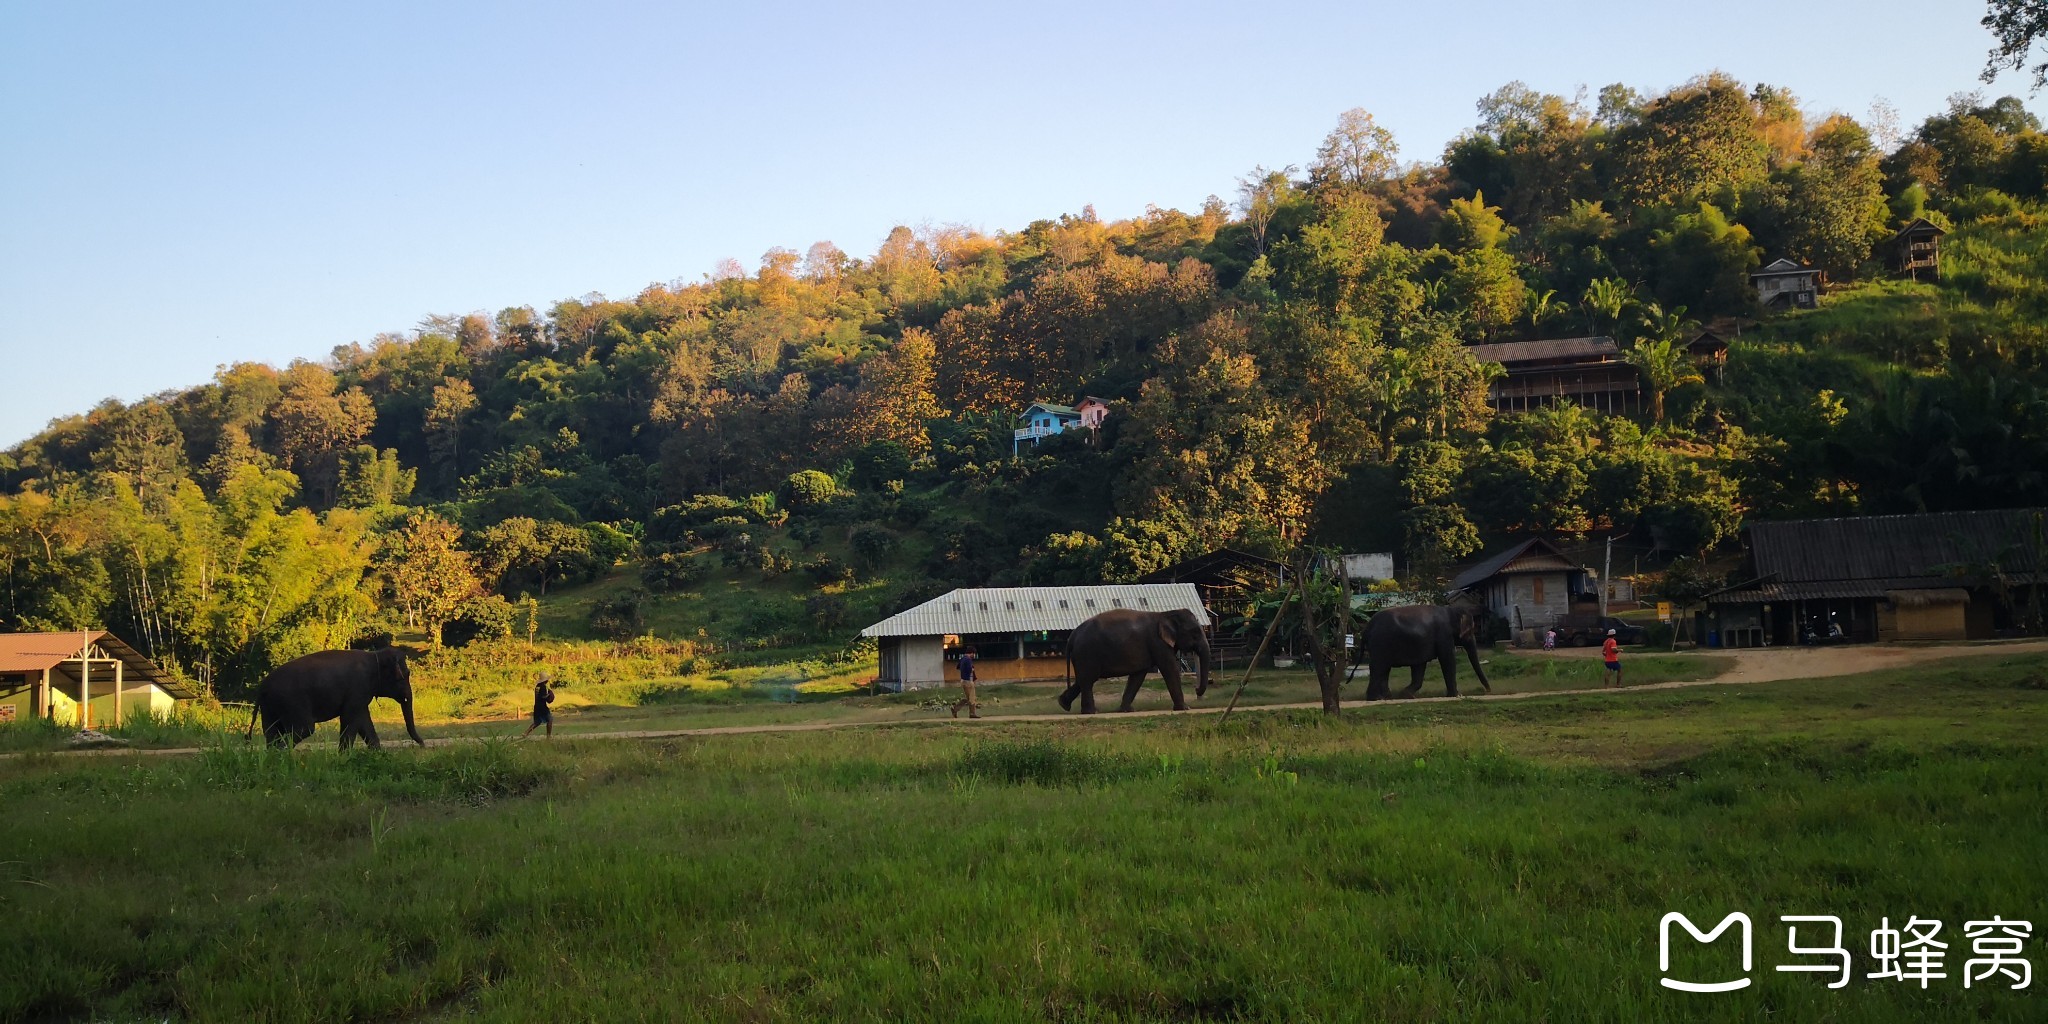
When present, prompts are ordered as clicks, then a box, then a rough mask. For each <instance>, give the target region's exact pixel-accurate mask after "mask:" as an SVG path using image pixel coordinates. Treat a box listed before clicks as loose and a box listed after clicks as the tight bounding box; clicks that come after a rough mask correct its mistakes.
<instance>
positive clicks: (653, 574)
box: [640, 552, 711, 594]
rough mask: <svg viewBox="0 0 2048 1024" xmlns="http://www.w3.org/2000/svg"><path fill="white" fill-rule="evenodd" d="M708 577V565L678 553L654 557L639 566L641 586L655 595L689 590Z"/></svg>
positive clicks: (709, 573) (709, 567)
mask: <svg viewBox="0 0 2048 1024" xmlns="http://www.w3.org/2000/svg"><path fill="white" fill-rule="evenodd" d="M710 575H711V566H710V565H708V564H706V563H705V562H703V561H700V560H698V559H697V558H694V557H692V556H690V555H687V554H683V553H680V552H669V553H667V554H661V555H656V556H654V557H653V558H650V559H648V560H647V561H645V562H643V563H641V566H640V583H641V585H642V586H645V587H646V588H647V589H648V591H650V592H651V593H656V594H673V593H676V592H677V591H681V590H689V589H690V588H692V587H695V586H696V585H697V584H699V583H702V582H704V579H705V577H707V576H710Z"/></svg>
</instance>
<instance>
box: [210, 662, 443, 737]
mask: <svg viewBox="0 0 2048 1024" xmlns="http://www.w3.org/2000/svg"><path fill="white" fill-rule="evenodd" d="M378 697H388V698H390V699H392V700H395V701H397V702H398V709H399V710H400V711H402V712H404V713H405V732H406V735H408V736H411V737H412V741H413V742H414V743H417V744H419V745H420V746H423V747H424V746H426V745H427V741H425V740H423V739H420V731H419V730H418V729H416V728H414V727H413V722H412V669H411V668H410V667H409V666H408V665H407V664H406V661H405V653H404V652H403V651H400V650H398V649H397V648H394V647H387V648H384V649H383V650H377V651H320V652H318V653H316V654H308V655H306V656H305V657H302V658H294V659H292V660H291V661H288V662H285V663H284V664H282V665H279V666H278V667H276V668H275V669H272V670H271V672H270V674H269V675H267V676H264V677H263V681H262V682H261V683H258V684H257V685H256V700H255V704H256V706H255V708H254V709H253V710H252V711H251V712H250V714H249V732H248V735H249V736H254V735H255V732H256V719H257V717H258V716H261V717H262V719H263V740H264V742H266V743H268V744H270V745H271V746H273V747H281V746H297V745H298V744H299V741H300V740H303V739H305V738H306V737H308V736H311V735H313V727H314V726H315V725H317V724H319V723H321V722H325V721H327V720H329V719H334V718H339V719H341V749H343V750H347V749H348V748H349V747H351V746H353V745H354V744H355V741H356V739H357V738H358V737H360V738H361V739H362V741H363V742H364V743H366V744H368V745H369V746H371V747H376V746H377V745H378V744H377V727H376V726H374V725H372V724H370V701H372V700H374V699H376V698H378Z"/></svg>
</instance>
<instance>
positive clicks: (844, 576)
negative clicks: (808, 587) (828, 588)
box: [804, 555, 853, 587]
mask: <svg viewBox="0 0 2048 1024" xmlns="http://www.w3.org/2000/svg"><path fill="white" fill-rule="evenodd" d="M804 574H805V575H807V576H809V577H810V578H811V580H812V581H813V582H815V583H817V584H818V585H819V586H821V587H822V586H825V585H827V584H831V583H839V582H842V581H844V580H850V579H852V578H853V566H850V565H847V564H846V563H844V562H841V561H839V560H838V559H835V558H833V557H832V556H831V555H819V556H818V557H816V558H813V559H811V560H810V561H808V562H805V563H804Z"/></svg>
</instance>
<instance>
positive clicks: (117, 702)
mask: <svg viewBox="0 0 2048 1024" xmlns="http://www.w3.org/2000/svg"><path fill="white" fill-rule="evenodd" d="M120 727H121V659H119V658H116V659H114V728H116V729H119V728H120Z"/></svg>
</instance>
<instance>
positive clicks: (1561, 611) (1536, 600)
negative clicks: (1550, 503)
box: [1451, 537, 1599, 635]
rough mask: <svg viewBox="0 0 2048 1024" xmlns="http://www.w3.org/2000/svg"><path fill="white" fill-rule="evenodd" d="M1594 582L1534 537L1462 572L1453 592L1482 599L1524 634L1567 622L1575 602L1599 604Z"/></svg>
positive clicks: (1548, 544) (1550, 545)
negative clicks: (1566, 619) (1594, 602)
mask: <svg viewBox="0 0 2048 1024" xmlns="http://www.w3.org/2000/svg"><path fill="white" fill-rule="evenodd" d="M1592 578H1593V577H1592V573H1591V572H1590V571H1588V570H1587V569H1586V568H1585V567H1584V566H1581V565H1578V564H1577V563H1575V562H1573V561H1572V560H1571V558H1570V557H1569V556H1567V555H1566V554H1565V553H1564V552H1563V551H1562V550H1560V549H1559V548H1558V546H1557V545H1555V544H1552V543H1551V542H1549V541H1547V540H1544V539H1542V538H1541V537H1532V538H1530V539H1528V540H1525V541H1523V542H1521V543H1520V544H1516V545H1515V546H1513V547H1511V548H1508V549H1506V550H1504V551H1501V552H1499V553H1498V554H1495V555H1493V556H1491V557H1489V558H1487V559H1485V560H1484V561H1481V562H1479V563H1478V564H1476V565H1473V566H1472V567H1471V568H1469V569H1466V570H1465V571H1464V572H1461V573H1459V574H1458V576H1457V579H1456V580H1454V581H1453V582H1452V583H1451V589H1453V590H1462V591H1464V592H1465V593H1467V594H1470V595H1472V596H1473V597H1476V598H1478V599H1479V600H1480V601H1482V602H1484V603H1485V605H1486V610H1487V611H1490V612H1492V613H1493V614H1494V615H1495V616H1498V617H1499V618H1500V619H1501V620H1502V621H1504V622H1506V623H1507V624H1508V628H1509V629H1512V630H1514V631H1516V634H1517V635H1520V634H1522V633H1533V631H1534V630H1538V629H1541V628H1543V627H1545V626H1549V625H1552V624H1555V623H1558V622H1562V621H1563V620H1564V619H1565V618H1566V617H1568V616H1569V615H1571V614H1572V612H1573V610H1574V609H1573V605H1574V604H1577V603H1581V602H1585V601H1597V600H1598V599H1599V598H1598V592H1597V591H1595V590H1594V589H1593V584H1592Z"/></svg>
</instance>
